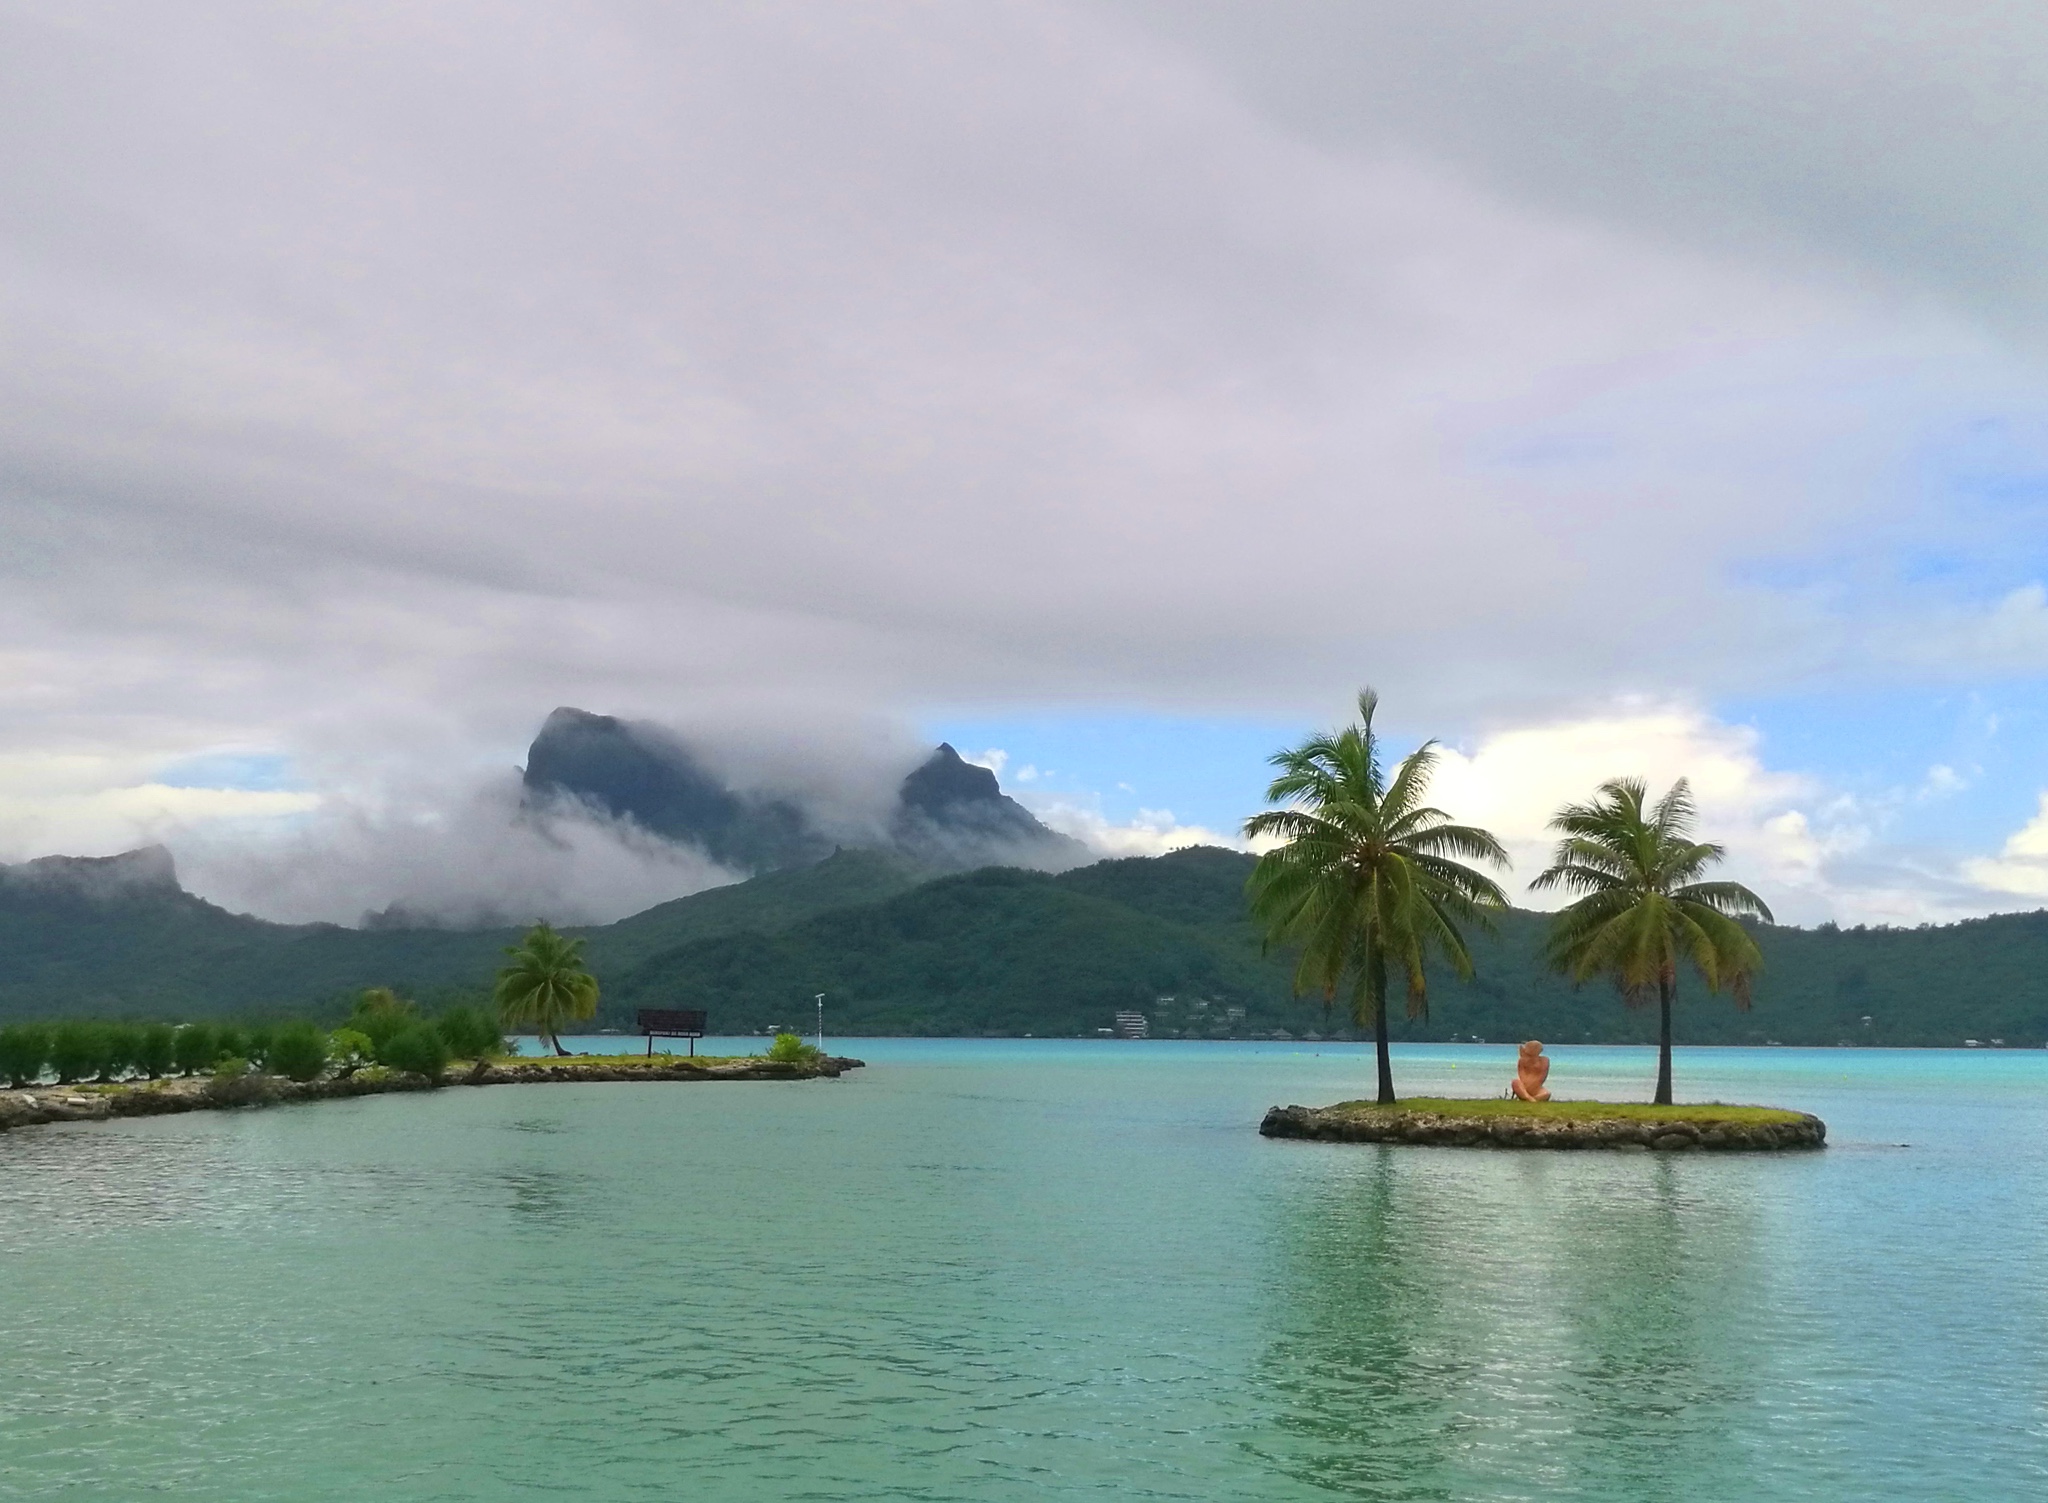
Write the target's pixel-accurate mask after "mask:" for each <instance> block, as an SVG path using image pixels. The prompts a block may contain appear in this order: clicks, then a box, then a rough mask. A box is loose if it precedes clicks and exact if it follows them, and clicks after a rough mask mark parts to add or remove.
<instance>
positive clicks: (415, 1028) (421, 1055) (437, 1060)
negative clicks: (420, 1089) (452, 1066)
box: [377, 1023, 449, 1085]
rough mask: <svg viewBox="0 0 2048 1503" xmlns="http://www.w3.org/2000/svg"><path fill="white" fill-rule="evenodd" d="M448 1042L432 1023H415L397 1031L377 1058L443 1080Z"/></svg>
mask: <svg viewBox="0 0 2048 1503" xmlns="http://www.w3.org/2000/svg"><path fill="white" fill-rule="evenodd" d="M448 1059H449V1054H448V1043H447V1041H446V1040H445V1039H443V1038H442V1037H441V1035H440V1033H439V1032H437V1031H436V1030H435V1028H434V1026H433V1025H432V1024H431V1023H414V1024H413V1025H412V1026H411V1027H409V1028H405V1029H402V1030H400V1031H399V1032H398V1033H396V1034H393V1035H392V1036H391V1038H390V1039H389V1040H387V1041H386V1042H385V1045H384V1047H383V1048H382V1049H380V1050H378V1051H377V1062H378V1063H379V1064H383V1065H389V1066H391V1068H392V1069H394V1070H403V1071H405V1072H406V1073H407V1074H408V1075H424V1076H426V1077H427V1079H429V1080H431V1081H433V1082H434V1083H435V1084H437V1085H438V1084H439V1083H440V1080H441V1072H442V1071H443V1070H445V1069H447V1068H448Z"/></svg>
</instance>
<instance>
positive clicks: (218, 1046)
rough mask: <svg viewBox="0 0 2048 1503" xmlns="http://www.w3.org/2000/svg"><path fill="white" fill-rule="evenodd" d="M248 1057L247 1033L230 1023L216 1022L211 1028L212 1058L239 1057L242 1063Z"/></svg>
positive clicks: (210, 1061)
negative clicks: (212, 1028)
mask: <svg viewBox="0 0 2048 1503" xmlns="http://www.w3.org/2000/svg"><path fill="white" fill-rule="evenodd" d="M248 1058H249V1035H248V1034H247V1033H245V1032H243V1031H242V1030H241V1029H239V1028H237V1027H235V1025H234V1024H232V1023H217V1024H215V1025H214V1030H213V1059H210V1060H208V1061H207V1063H208V1064H209V1065H210V1064H212V1063H214V1061H215V1060H222V1059H239V1060H242V1061H243V1062H244V1063H246V1062H247V1061H248Z"/></svg>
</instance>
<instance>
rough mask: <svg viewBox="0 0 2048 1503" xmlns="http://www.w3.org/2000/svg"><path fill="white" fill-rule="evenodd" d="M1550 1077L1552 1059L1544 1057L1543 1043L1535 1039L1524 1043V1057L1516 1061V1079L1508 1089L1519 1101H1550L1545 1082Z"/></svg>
mask: <svg viewBox="0 0 2048 1503" xmlns="http://www.w3.org/2000/svg"><path fill="white" fill-rule="evenodd" d="M1549 1078H1550V1061H1549V1060H1547V1059H1545V1058H1544V1057H1543V1045H1542V1044H1540V1043H1538V1042H1537V1041H1536V1040H1535V1039H1531V1040H1529V1042H1528V1043H1526V1044H1524V1045H1522V1057H1521V1058H1520V1059H1518V1060H1516V1061H1515V1079H1514V1082H1513V1084H1511V1085H1510V1086H1509V1087H1508V1089H1509V1090H1510V1091H1511V1092H1513V1093H1514V1097H1515V1099H1516V1100H1517V1101H1548V1100H1549V1099H1550V1092H1549V1091H1547V1090H1545V1089H1544V1088H1543V1082H1544V1081H1546V1080H1548V1079H1549Z"/></svg>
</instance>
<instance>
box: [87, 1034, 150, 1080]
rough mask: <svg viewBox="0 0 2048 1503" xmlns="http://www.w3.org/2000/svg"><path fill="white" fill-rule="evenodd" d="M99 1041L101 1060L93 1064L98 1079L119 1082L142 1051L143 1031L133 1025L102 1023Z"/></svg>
mask: <svg viewBox="0 0 2048 1503" xmlns="http://www.w3.org/2000/svg"><path fill="white" fill-rule="evenodd" d="M99 1039H100V1052H99V1058H98V1059H96V1060H95V1061H94V1062H93V1064H94V1067H95V1069H96V1070H97V1072H98V1075H97V1078H98V1079H100V1080H103V1081H106V1080H118V1079H119V1078H120V1077H121V1076H123V1075H126V1074H127V1073H128V1067H129V1066H130V1065H132V1064H134V1063H135V1056H136V1054H137V1053H139V1052H140V1051H141V1048H142V1030H141V1029H140V1028H137V1027H136V1026H135V1025H134V1024H133V1023H102V1024H100V1025H99Z"/></svg>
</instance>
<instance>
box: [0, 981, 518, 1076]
mask: <svg viewBox="0 0 2048 1503" xmlns="http://www.w3.org/2000/svg"><path fill="white" fill-rule="evenodd" d="M510 1052H512V1051H511V1050H510V1049H509V1048H508V1046H507V1044H506V1041H505V1036H504V1034H503V1032H502V1030H500V1028H499V1027H498V1025H497V1022H496V1020H495V1019H493V1018H491V1017H489V1016H488V1015H486V1014H485V1013H483V1012H480V1011H479V1010H478V1009H476V1008H474V1007H463V1006H457V1007H451V1008H449V1009H448V1010H447V1011H446V1012H444V1013H442V1014H441V1015H440V1016H439V1017H436V1018H429V1017H426V1016H424V1015H423V1014H421V1013H420V1011H419V1010H418V1009H417V1008H416V1007H415V1006H414V1005H413V1004H412V1003H411V1002H408V1001H406V1000H405V999H403V998H400V997H396V996H393V995H392V994H391V993H390V992H388V991H373V992H370V993H366V994H365V996H364V999H363V1001H362V1002H360V1003H358V1004H357V1007H356V1009H355V1011H354V1012H353V1013H351V1014H350V1016H349V1019H348V1023H347V1025H346V1026H345V1027H342V1028H338V1029H336V1030H334V1032H333V1033H331V1034H330V1033H329V1032H328V1031H327V1030H326V1029H325V1028H322V1027H321V1026H320V1025H319V1024H317V1023H314V1022H312V1021H311V1020H310V1019H305V1018H298V1019H290V1020H285V1021H280V1022H256V1023H211V1022H207V1023H186V1024H183V1025H176V1024H171V1023H166V1022H161V1021H156V1022H141V1023H138V1022H124V1021H109V1020H104V1019H97V1018H69V1019H65V1020H64V1021H62V1022H59V1023H55V1024H51V1023H43V1022H21V1023H9V1024H6V1025H5V1026H0V1084H4V1085H6V1086H10V1087H13V1088H16V1089H24V1088H27V1087H31V1086H38V1085H42V1084H45V1083H46V1080H47V1079H48V1078H50V1077H54V1079H55V1083H56V1084H58V1085H76V1084H78V1083H79V1082H81V1081H87V1080H90V1081H93V1082H94V1083H96V1084H115V1083H118V1082H121V1081H123V1080H127V1079H134V1080H145V1079H146V1080H160V1079H162V1078H163V1077H164V1076H166V1075H170V1074H174V1073H175V1074H178V1075H184V1076H188V1077H189V1076H195V1075H207V1076H214V1077H216V1080H217V1079H218V1076H219V1067H220V1066H221V1065H223V1064H224V1063H225V1064H228V1065H229V1067H230V1071H229V1073H230V1075H231V1076H233V1077H235V1078H239V1077H240V1076H243V1075H270V1076H285V1077H287V1078H289V1079H291V1080H295V1081H301V1082H304V1081H312V1080H318V1079H320V1078H321V1077H322V1076H324V1075H326V1074H328V1073H329V1072H330V1071H331V1072H332V1073H334V1074H335V1075H337V1076H347V1075H352V1074H354V1073H355V1072H356V1071H357V1070H359V1069H361V1068H362V1067H363V1066H364V1065H367V1064H370V1063H372V1062H373V1061H374V1062H375V1063H377V1064H381V1065H387V1066H389V1067H391V1068H392V1069H396V1070H404V1071H407V1072H409V1073H412V1074H416V1075H424V1076H426V1077H428V1078H429V1079H431V1080H437V1081H438V1080H439V1078H440V1076H441V1072H442V1071H443V1070H445V1069H446V1068H447V1067H448V1063H449V1061H450V1060H451V1059H490V1058H495V1057H497V1056H500V1055H504V1054H507V1053H510ZM214 1083H215V1082H213V1081H210V1082H209V1084H208V1089H209V1090H211V1089H212V1087H213V1085H214Z"/></svg>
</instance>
